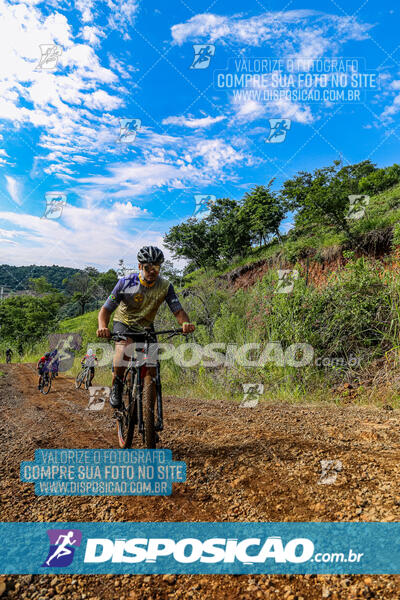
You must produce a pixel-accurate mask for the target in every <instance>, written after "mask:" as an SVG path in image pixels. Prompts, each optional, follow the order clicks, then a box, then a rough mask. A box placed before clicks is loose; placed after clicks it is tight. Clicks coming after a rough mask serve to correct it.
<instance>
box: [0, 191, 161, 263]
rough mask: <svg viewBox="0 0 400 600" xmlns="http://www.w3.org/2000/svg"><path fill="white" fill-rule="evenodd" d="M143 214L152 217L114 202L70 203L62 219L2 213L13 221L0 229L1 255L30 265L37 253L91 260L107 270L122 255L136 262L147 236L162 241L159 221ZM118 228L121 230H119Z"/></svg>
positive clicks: (49, 259) (60, 259) (49, 258)
mask: <svg viewBox="0 0 400 600" xmlns="http://www.w3.org/2000/svg"><path fill="white" fill-rule="evenodd" d="M143 218H146V219H147V220H148V218H149V213H148V212H147V211H145V210H143V209H141V208H139V207H137V206H133V205H132V204H131V203H127V204H123V203H115V204H114V205H112V206H111V207H110V208H99V207H95V208H93V207H86V208H81V207H77V206H71V205H66V206H65V207H64V209H63V213H62V216H61V218H60V219H41V218H40V217H36V216H33V215H30V214H22V213H13V212H0V219H1V220H2V222H3V223H6V226H7V225H9V229H4V228H3V229H1V230H0V241H5V242H6V243H5V244H4V245H2V249H1V254H2V260H3V261H4V262H6V263H8V264H31V263H32V256H35V264H63V265H66V266H75V267H84V266H85V265H88V264H92V265H94V266H98V267H99V268H107V269H108V268H110V267H116V266H117V264H118V259H119V258H121V256H127V257H131V261H132V262H135V259H136V253H137V250H138V249H139V248H140V247H141V246H143V244H144V243H145V242H146V241H149V243H155V242H157V243H159V242H160V241H161V233H160V231H156V230H155V229H154V226H155V222H154V224H153V223H152V222H151V221H147V222H145V223H144V222H143ZM127 219H129V220H128V221H127ZM116 228H118V231H119V232H120V234H119V235H116V234H115V232H116ZM99 240H101V243H99ZM11 241H12V242H14V243H13V245H12V247H11V246H10V243H11ZM42 257H43V258H42Z"/></svg>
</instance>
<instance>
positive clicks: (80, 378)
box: [75, 367, 90, 390]
mask: <svg viewBox="0 0 400 600" xmlns="http://www.w3.org/2000/svg"><path fill="white" fill-rule="evenodd" d="M82 383H84V384H85V389H86V390H88V389H89V386H90V367H83V368H82V371H80V372H79V373H78V375H77V376H76V377H75V387H76V389H77V390H79V388H80V387H81V385H82Z"/></svg>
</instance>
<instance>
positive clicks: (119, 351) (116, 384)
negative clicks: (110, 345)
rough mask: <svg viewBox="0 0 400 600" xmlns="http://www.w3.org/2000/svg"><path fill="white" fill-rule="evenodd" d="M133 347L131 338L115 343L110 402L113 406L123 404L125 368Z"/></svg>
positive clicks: (118, 406) (117, 406)
mask: <svg viewBox="0 0 400 600" xmlns="http://www.w3.org/2000/svg"><path fill="white" fill-rule="evenodd" d="M132 348H133V346H132V340H130V339H129V338H128V339H127V340H126V341H125V340H121V341H120V342H116V343H115V353H114V360H113V378H112V389H111V394H110V404H111V406H112V407H113V408H120V407H121V404H122V392H123V387H124V375H125V369H126V367H127V365H128V363H129V358H130V353H131V352H132Z"/></svg>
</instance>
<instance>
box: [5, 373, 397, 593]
mask: <svg viewBox="0 0 400 600" xmlns="http://www.w3.org/2000/svg"><path fill="white" fill-rule="evenodd" d="M0 369H1V371H3V373H5V375H4V376H1V377H0V407H1V416H2V418H1V422H0V442H1V444H0V489H1V496H0V497H1V515H2V517H1V518H2V521H399V520H400V489H399V474H400V417H399V414H398V412H397V411H391V410H384V409H382V408H365V407H359V406H345V407H337V406H334V405H332V404H331V405H328V404H326V405H318V406H317V405H310V404H309V405H307V404H302V405H290V404H262V405H258V406H256V407H255V408H242V407H239V406H238V405H237V404H233V403H232V402H230V401H229V399H227V401H204V400H199V399H194V398H192V399H184V400H183V399H179V398H172V397H165V399H164V400H165V402H164V413H165V431H164V432H163V433H162V444H161V447H167V448H170V449H171V450H172V453H173V458H174V460H185V461H186V462H187V482H186V483H182V484H174V491H173V494H172V496H166V497H140V496H139V497H36V496H35V494H34V490H33V487H34V486H33V484H30V483H21V482H20V481H19V465H20V462H21V461H22V460H33V458H34V450H35V449H36V448H113V447H117V436H116V429H115V424H114V422H113V421H112V419H111V409H109V407H105V409H104V410H102V411H98V412H97V411H89V410H86V408H87V406H88V398H89V394H88V392H86V391H84V390H75V389H74V387H73V381H72V379H68V378H64V377H60V378H59V379H57V380H56V382H55V385H54V388H53V389H52V390H51V392H50V394H49V395H48V396H43V395H42V394H40V393H39V392H38V390H37V387H36V373H35V371H34V368H33V365H26V364H24V365H1V366H0ZM12 384H13V385H12ZM321 460H340V461H341V463H342V469H341V471H339V472H338V474H337V478H336V481H335V482H334V483H331V484H321V483H319V481H321V480H320V477H321V464H320V461H321ZM3 582H4V583H5V585H6V590H5V591H4V592H3V595H2V596H1V597H2V598H3V597H5V598H11V597H12V598H27V599H37V600H40V599H41V598H43V599H44V598H46V599H47V598H53V599H55V600H66V599H67V598H68V599H70V598H71V599H78V598H86V599H90V598H97V599H99V600H100V599H101V600H103V599H104V600H110V599H114V598H115V599H118V600H128V599H131V600H132V599H135V598H136V599H137V600H139V599H140V600H142V599H149V600H150V599H152V600H158V599H164V598H171V599H175V598H182V599H183V598H185V599H186V598H193V599H197V598H210V599H211V598H212V599H213V598H218V599H219V598H221V599H235V598H241V599H247V598H249V599H250V598H274V599H282V598H283V599H287V600H295V599H297V600H300V599H301V598H303V600H314V599H317V598H318V599H320V598H331V599H335V598H338V599H339V598H340V599H342V598H385V599H386V598H388V599H389V598H390V599H393V598H399V597H400V577H398V576H388V575H384V576H372V577H369V576H309V575H308V576H300V575H297V576H293V575H292V576H276V575H274V576H268V575H262V576H248V575H241V576H225V575H221V576H219V575H214V576H204V575H198V576H183V575H179V576H174V575H158V576H152V577H150V576H114V575H113V576H111V575H109V576H106V575H103V576H67V575H60V576H54V575H53V576H48V577H44V576H39V575H34V576H7V577H6V578H4V577H3V578H2V581H0V591H1V589H3V588H4V585H3Z"/></svg>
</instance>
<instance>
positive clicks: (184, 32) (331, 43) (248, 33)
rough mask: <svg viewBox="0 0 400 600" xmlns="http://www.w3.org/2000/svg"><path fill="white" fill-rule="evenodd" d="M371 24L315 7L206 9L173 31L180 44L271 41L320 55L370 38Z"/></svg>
mask: <svg viewBox="0 0 400 600" xmlns="http://www.w3.org/2000/svg"><path fill="white" fill-rule="evenodd" d="M371 27H372V26H371V25H369V24H366V23H360V22H359V21H357V19H356V17H352V16H336V15H330V14H326V13H322V12H317V11H314V10H289V11H277V12H272V11H271V12H265V13H262V14H260V15H257V16H255V17H250V18H243V17H242V16H241V15H234V16H229V17H228V16H219V15H214V14H210V13H203V14H198V15H195V16H194V17H191V18H190V19H189V20H188V21H186V22H185V23H179V24H177V25H174V26H173V27H172V28H171V34H172V39H173V41H174V42H175V43H176V44H178V45H182V44H183V43H184V42H187V41H198V40H206V41H207V42H208V43H213V42H217V41H218V42H220V43H222V44H224V43H229V44H232V43H234V44H240V45H244V44H247V45H250V46H261V45H263V44H266V43H268V45H269V47H270V49H272V50H274V51H279V54H280V55H282V54H284V55H285V56H287V55H292V56H297V57H305V58H306V57H308V56H312V57H313V58H318V57H320V56H322V55H323V54H324V53H325V52H326V51H327V50H329V51H330V52H331V53H332V52H333V53H334V52H336V51H337V50H338V49H339V47H340V45H341V44H343V43H345V42H346V41H348V40H351V39H352V40H362V39H366V38H367V34H368V31H369V29H370V28H371Z"/></svg>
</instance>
